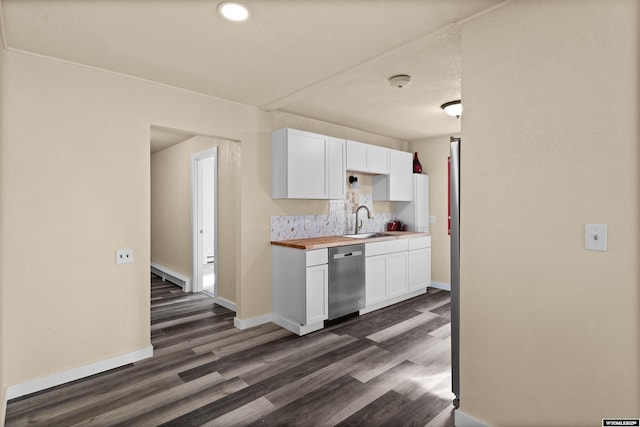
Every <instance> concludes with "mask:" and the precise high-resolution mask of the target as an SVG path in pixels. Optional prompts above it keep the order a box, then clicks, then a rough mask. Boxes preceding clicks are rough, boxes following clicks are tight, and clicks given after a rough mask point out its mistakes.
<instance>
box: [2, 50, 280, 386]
mask: <svg viewBox="0 0 640 427" xmlns="http://www.w3.org/2000/svg"><path fill="white" fill-rule="evenodd" d="M5 61H6V63H5V65H6V66H5V75H4V78H3V83H4V89H5V91H4V98H3V105H5V106H10V107H9V108H4V109H3V111H2V123H3V130H2V131H3V133H2V154H3V157H2V167H1V168H0V174H1V176H0V180H1V181H2V182H3V183H4V184H3V197H4V199H3V201H4V204H3V214H4V221H3V223H2V225H1V227H2V234H3V239H2V243H3V248H10V249H11V250H4V251H3V252H2V254H1V257H2V260H1V262H2V265H3V266H4V267H5V268H3V269H2V276H1V278H2V283H1V284H0V286H1V287H2V290H3V292H4V295H3V296H4V298H3V300H2V304H3V305H2V310H0V311H1V312H2V315H3V320H4V325H3V327H4V331H5V336H4V338H5V347H4V348H5V351H4V357H5V367H6V370H4V372H5V373H6V377H5V378H4V384H3V385H4V386H6V385H14V384H18V383H21V382H24V381H27V380H31V379H34V378H40V377H43V376H46V375H49V374H52V373H56V372H60V371H64V370H68V369H71V368H75V367H78V366H82V365H85V364H88V363H92V362H96V361H99V360H103V359H107V358H109V357H113V356H117V355H120V354H124V353H128V352H132V351H136V350H139V349H142V348H145V347H147V346H148V345H149V344H150V330H149V262H150V248H149V242H150V232H149V230H150V220H149V216H150V190H149V189H150V148H149V137H150V136H149V128H150V125H151V124H155V125H160V126H164V127H168V128H177V129H184V130H189V131H191V132H194V133H199V134H207V135H220V136H223V137H226V138H229V139H236V140H243V139H246V138H251V135H254V134H255V131H254V127H255V126H256V125H257V113H256V110H255V109H254V108H250V107H246V106H242V105H239V104H233V103H228V102H223V101H220V100H218V99H215V98H212V97H208V96H201V95H197V94H195V93H192V92H188V91H182V90H178V89H174V88H170V87H166V86H162V85H157V84H152V83H149V82H145V81H141V80H137V79H133V78H128V77H126V76H122V75H116V74H110V73H105V72H101V71H97V70H94V69H90V68H84V67H79V66H75V65H72V64H67V63H63V62H57V61H52V60H48V59H43V58H38V57H34V56H29V55H25V54H21V53H17V52H12V51H9V52H6V57H5ZM267 227H268V226H267ZM116 248H133V250H134V263H133V264H129V265H115V262H114V259H115V253H114V251H115V249H116ZM44 355H46V357H45V356H44Z"/></svg>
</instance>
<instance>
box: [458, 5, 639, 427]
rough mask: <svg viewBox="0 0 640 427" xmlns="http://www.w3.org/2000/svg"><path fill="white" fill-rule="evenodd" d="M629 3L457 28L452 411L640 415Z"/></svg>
mask: <svg viewBox="0 0 640 427" xmlns="http://www.w3.org/2000/svg"><path fill="white" fill-rule="evenodd" d="M639 6H640V4H639V3H638V2H637V1H634V0H628V1H624V0H615V1H606V2H603V1H600V0H586V1H565V2H551V1H519V2H513V3H510V4H509V5H507V6H505V7H503V8H500V9H498V10H495V11H493V12H492V13H490V14H487V15H484V16H482V17H479V18H478V19H476V20H474V21H471V22H469V23H466V24H465V25H464V26H463V31H462V45H463V46H462V57H463V72H462V73H463V74H462V82H463V100H464V103H465V113H464V115H463V117H462V120H463V122H462V132H463V135H464V138H463V145H462V155H461V159H462V168H461V172H462V177H461V185H462V188H461V195H462V197H463V202H462V209H463V212H462V223H461V238H462V241H461V251H462V253H461V346H462V347H461V410H462V411H464V412H465V413H467V414H469V415H471V416H473V417H475V418H477V419H479V420H482V421H485V422H487V423H488V424H490V425H491V426H516V425H521V426H526V425H536V426H551V425H556V426H557V425H563V426H585V425H600V423H601V418H603V417H638V416H639V414H640V372H639V367H640V357H639V350H640V318H639V314H640V306H639V304H640V289H639V287H638V283H640V277H639V276H640V273H639V269H638V259H640V250H639V241H638V236H639V235H640V234H639V232H640V229H639V224H640V202H639V194H640V191H639V190H640V180H639V170H640V169H639V160H640V150H639V144H638V140H639V137H640V131H639V126H638V123H639V122H638V118H639V117H640V110H639V108H638V102H639V99H640V97H639V95H640V93H639V91H638V76H639V75H640V70H639V63H640V53H639V52H640V45H639V40H640V37H639V29H640V22H639V19H640V18H639V17H640V10H639V9H640V8H639ZM585 223H607V224H608V226H609V250H608V252H592V251H586V250H585V249H584V237H583V233H584V231H583V230H584V228H583V227H584V224H585Z"/></svg>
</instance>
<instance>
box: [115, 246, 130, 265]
mask: <svg viewBox="0 0 640 427" xmlns="http://www.w3.org/2000/svg"><path fill="white" fill-rule="evenodd" d="M132 262H133V249H116V264H131V263H132Z"/></svg>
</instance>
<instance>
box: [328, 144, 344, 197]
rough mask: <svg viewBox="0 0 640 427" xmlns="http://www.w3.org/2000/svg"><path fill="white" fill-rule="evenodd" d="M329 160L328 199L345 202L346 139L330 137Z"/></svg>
mask: <svg viewBox="0 0 640 427" xmlns="http://www.w3.org/2000/svg"><path fill="white" fill-rule="evenodd" d="M327 159H328V162H327V166H328V169H327V180H328V183H327V184H328V186H329V188H328V191H329V195H328V196H329V197H328V198H329V199H341V200H344V199H345V197H347V173H346V169H347V162H346V141H345V140H344V139H338V138H333V137H331V136H329V137H328V139H327Z"/></svg>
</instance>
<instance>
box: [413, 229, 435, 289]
mask: <svg viewBox="0 0 640 427" xmlns="http://www.w3.org/2000/svg"><path fill="white" fill-rule="evenodd" d="M430 285H431V236H425V237H418V238H415V239H410V240H409V291H410V292H411V291H415V290H418V289H422V288H425V287H427V286H430Z"/></svg>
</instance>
